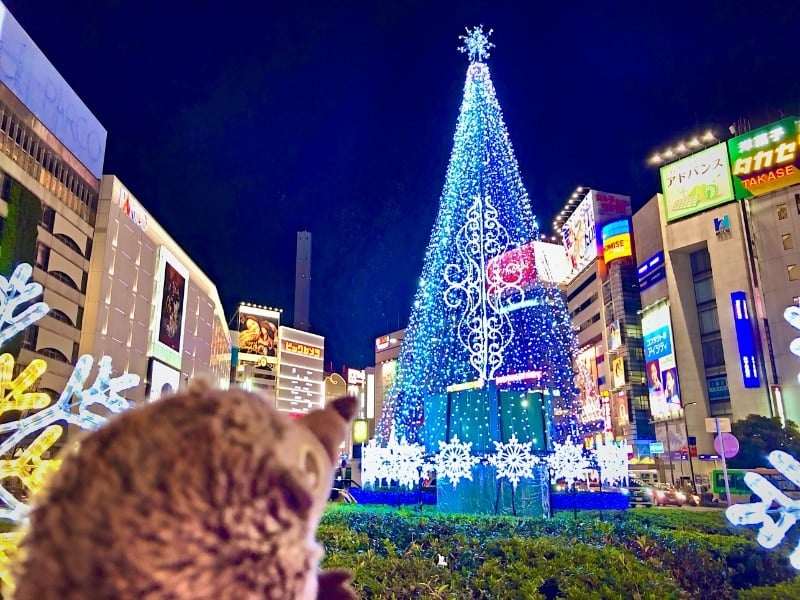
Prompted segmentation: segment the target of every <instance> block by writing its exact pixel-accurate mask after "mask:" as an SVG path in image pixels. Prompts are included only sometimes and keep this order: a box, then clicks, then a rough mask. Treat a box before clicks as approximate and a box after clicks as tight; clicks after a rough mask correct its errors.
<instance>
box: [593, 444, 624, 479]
mask: <svg viewBox="0 0 800 600" xmlns="http://www.w3.org/2000/svg"><path fill="white" fill-rule="evenodd" d="M594 460H595V463H596V464H597V468H598V469H599V471H600V478H601V482H606V483H613V482H615V481H621V480H623V479H625V478H626V477H627V476H628V451H627V450H626V449H625V448H624V447H623V446H619V445H617V444H603V445H602V446H598V447H597V448H595V451H594Z"/></svg>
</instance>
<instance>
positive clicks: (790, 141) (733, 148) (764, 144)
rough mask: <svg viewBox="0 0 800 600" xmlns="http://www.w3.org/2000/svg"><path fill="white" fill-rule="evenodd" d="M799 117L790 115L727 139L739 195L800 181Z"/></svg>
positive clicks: (777, 187) (734, 184) (750, 194)
mask: <svg viewBox="0 0 800 600" xmlns="http://www.w3.org/2000/svg"><path fill="white" fill-rule="evenodd" d="M798 143H800V119H798V118H797V117H787V118H785V119H781V120H780V121H776V122H775V123H772V124H770V125H767V126H765V127H761V128H759V129H754V130H753V131H748V132H747V133H745V134H744V135H740V136H737V137H735V138H731V139H729V140H728V153H729V154H730V158H731V174H732V175H733V189H734V192H735V194H736V198H738V199H739V200H741V199H743V198H750V197H752V196H759V195H761V194H767V193H769V192H774V191H775V190H779V189H781V188H785V187H787V186H790V185H792V184H795V183H800V148H798Z"/></svg>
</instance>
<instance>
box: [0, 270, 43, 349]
mask: <svg viewBox="0 0 800 600" xmlns="http://www.w3.org/2000/svg"><path fill="white" fill-rule="evenodd" d="M31 275H33V267H31V266H30V265H29V264H26V263H22V264H21V265H18V266H17V268H16V269H14V272H13V273H12V274H11V277H9V278H8V279H6V278H5V277H3V276H2V275H0V346H2V345H3V344H5V343H6V342H7V341H8V340H10V339H11V338H12V337H14V336H15V335H17V334H18V333H19V332H20V331H22V330H23V329H25V328H27V327H30V326H31V325H33V324H34V323H35V322H36V321H38V320H39V319H41V318H42V317H43V316H45V315H46V314H47V311H49V310H50V307H48V306H47V304H45V303H44V302H36V303H34V304H31V305H30V306H28V307H27V308H25V309H24V310H22V311H20V312H17V311H18V310H19V308H20V306H21V305H23V304H26V303H28V302H30V301H31V300H34V299H35V298H38V297H39V296H41V295H42V293H43V291H44V289H43V288H42V285H41V284H40V283H34V282H29V280H30V278H31Z"/></svg>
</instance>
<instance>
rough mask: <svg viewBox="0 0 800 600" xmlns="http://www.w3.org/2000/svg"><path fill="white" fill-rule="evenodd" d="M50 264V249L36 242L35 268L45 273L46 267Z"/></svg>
mask: <svg viewBox="0 0 800 600" xmlns="http://www.w3.org/2000/svg"><path fill="white" fill-rule="evenodd" d="M49 264H50V248H49V247H47V246H45V245H44V244H42V243H41V242H38V243H37V244H36V266H37V267H39V268H40V269H42V270H43V271H47V266H48V265H49Z"/></svg>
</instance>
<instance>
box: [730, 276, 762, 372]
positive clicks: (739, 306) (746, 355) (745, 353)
mask: <svg viewBox="0 0 800 600" xmlns="http://www.w3.org/2000/svg"><path fill="white" fill-rule="evenodd" d="M731 306H732V308H733V324H734V327H735V330H736V344H737V346H738V349H739V368H740V369H741V371H742V381H743V383H744V387H746V388H757V387H761V381H760V379H759V376H758V364H757V363H756V341H755V336H754V335H753V324H752V322H751V321H750V310H749V309H748V307H747V295H746V294H745V293H744V292H742V291H737V292H731Z"/></svg>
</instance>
